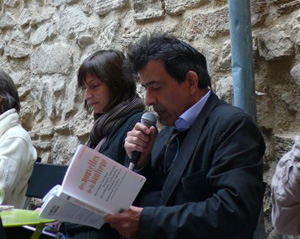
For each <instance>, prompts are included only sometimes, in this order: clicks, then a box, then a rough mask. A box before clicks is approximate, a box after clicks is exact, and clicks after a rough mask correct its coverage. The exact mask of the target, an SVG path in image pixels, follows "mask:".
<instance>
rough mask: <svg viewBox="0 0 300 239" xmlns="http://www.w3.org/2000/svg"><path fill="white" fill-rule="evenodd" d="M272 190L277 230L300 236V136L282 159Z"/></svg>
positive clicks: (273, 220)
mask: <svg viewBox="0 0 300 239" xmlns="http://www.w3.org/2000/svg"><path fill="white" fill-rule="evenodd" d="M271 188H272V204H273V207H272V223H273V225H274V228H275V230H276V231H277V232H278V233H281V234H289V235H300V136H297V137H296V138H295V144H294V145H293V147H292V149H291V150H290V151H289V152H288V153H286V154H285V155H284V156H283V157H282V158H281V159H280V161H279V163H278V165H277V167H276V172H275V174H274V176H273V179H272V184H271Z"/></svg>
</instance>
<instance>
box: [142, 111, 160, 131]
mask: <svg viewBox="0 0 300 239" xmlns="http://www.w3.org/2000/svg"><path fill="white" fill-rule="evenodd" d="M156 119H157V117H156V115H155V114H154V113H152V112H145V113H144V114H143V115H142V118H141V123H142V124H143V125H146V126H147V127H148V128H150V127H151V126H155V125H156Z"/></svg>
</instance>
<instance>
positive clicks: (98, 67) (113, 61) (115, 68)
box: [77, 50, 136, 111]
mask: <svg viewBox="0 0 300 239" xmlns="http://www.w3.org/2000/svg"><path fill="white" fill-rule="evenodd" d="M124 61H125V56H124V54H123V53H122V52H120V51H117V50H100V51H97V52H95V53H94V54H92V55H90V56H89V57H88V58H86V59H85V60H84V61H83V63H82V64H81V66H80V68H79V70H78V73H77V83H78V86H79V87H82V86H83V83H84V82H85V79H86V76H87V74H91V75H92V76H94V77H96V78H97V79H98V80H99V81H101V82H102V83H105V84H106V85H107V86H108V89H109V93H110V99H109V103H108V105H107V106H106V107H105V111H109V110H110V109H111V108H112V107H114V106H116V105H118V104H119V103H121V102H123V101H125V100H129V99H133V98H134V97H135V96H136V85H135V80H134V78H133V75H132V73H131V72H129V71H127V68H126V67H124ZM85 105H86V107H87V102H85ZM87 108H88V107H87Z"/></svg>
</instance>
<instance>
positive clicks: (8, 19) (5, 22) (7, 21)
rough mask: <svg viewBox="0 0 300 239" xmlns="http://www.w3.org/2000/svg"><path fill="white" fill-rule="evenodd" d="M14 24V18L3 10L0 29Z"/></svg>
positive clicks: (8, 27)
mask: <svg viewBox="0 0 300 239" xmlns="http://www.w3.org/2000/svg"><path fill="white" fill-rule="evenodd" d="M15 25H16V21H15V18H14V17H13V15H12V14H11V13H9V12H5V13H4V16H3V17H1V19H0V29H11V28H13V27H14V26H15Z"/></svg>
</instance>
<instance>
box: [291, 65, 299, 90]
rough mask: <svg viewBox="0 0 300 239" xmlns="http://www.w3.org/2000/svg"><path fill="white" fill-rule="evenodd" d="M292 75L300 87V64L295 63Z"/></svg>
mask: <svg viewBox="0 0 300 239" xmlns="http://www.w3.org/2000/svg"><path fill="white" fill-rule="evenodd" d="M290 73H291V76H292V77H293V80H294V82H295V83H296V84H297V85H298V86H299V89H300V64H297V65H295V66H294V67H293V68H292V69H291V72H290Z"/></svg>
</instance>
